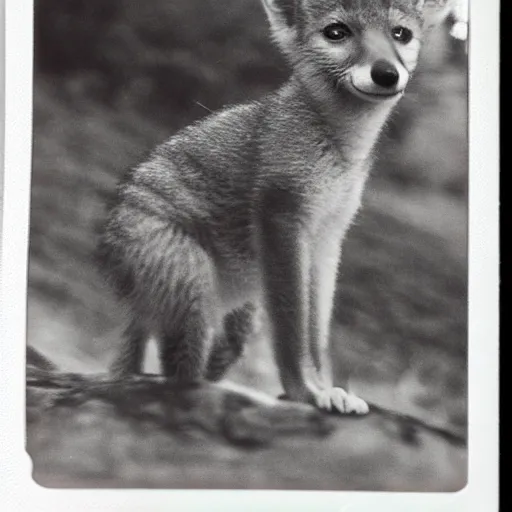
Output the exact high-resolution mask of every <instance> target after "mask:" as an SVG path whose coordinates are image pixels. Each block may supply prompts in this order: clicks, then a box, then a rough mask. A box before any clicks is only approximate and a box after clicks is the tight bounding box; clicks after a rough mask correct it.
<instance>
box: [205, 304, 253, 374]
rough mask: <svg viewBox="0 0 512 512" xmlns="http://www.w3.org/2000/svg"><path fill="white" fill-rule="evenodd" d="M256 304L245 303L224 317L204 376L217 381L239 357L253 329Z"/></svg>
mask: <svg viewBox="0 0 512 512" xmlns="http://www.w3.org/2000/svg"><path fill="white" fill-rule="evenodd" d="M255 317H256V306H254V305H253V304H251V303H247V304H245V305H244V306H242V307H241V308H238V309H235V310H234V311H232V312H231V313H228V314H227V315H226V316H225V317H224V321H223V330H222V331H221V333H219V334H218V335H217V336H216V337H215V340H214V346H213V349H212V353H211V355H210V358H209V360H208V364H207V367H206V378H207V379H208V380H211V381H218V380H220V379H222V378H223V377H224V375H225V374H226V373H227V371H228V370H229V368H230V367H231V366H232V365H233V364H234V363H235V362H236V361H237V360H238V359H239V358H240V356H241V355H242V353H243V350H244V346H245V344H246V341H247V339H248V337H249V336H250V335H251V334H252V333H253V332H254V330H255Z"/></svg>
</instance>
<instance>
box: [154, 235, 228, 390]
mask: <svg viewBox="0 0 512 512" xmlns="http://www.w3.org/2000/svg"><path fill="white" fill-rule="evenodd" d="M177 256H178V257H177V259H175V260H174V261H173V262H172V267H173V268H172V272H171V274H172V275H171V276H170V279H169V280H168V281H167V283H169V284H168V285H167V296H166V299H165V305H164V308H163V309H161V310H160V311H159V319H158V324H159V325H158V327H157V337H158V338H159V345H160V359H161V365H162V370H163V373H164V375H165V376H166V377H167V378H168V379H169V380H170V381H172V382H173V383H176V384H179V385H184V384H185V385H186V384H188V383H192V382H197V381H199V380H201V379H203V378H204V377H205V373H206V366H207V362H208V359H209V356H210V352H211V350H212V346H213V342H214V335H215V332H217V331H218V328H219V326H220V319H221V314H220V311H219V308H218V304H219V301H218V298H217V295H216V286H215V279H214V277H213V276H214V272H213V263H212V262H211V261H210V258H209V256H208V255H207V254H206V253H205V251H204V250H203V249H202V248H201V247H200V246H199V245H197V244H196V243H195V242H194V241H193V240H191V239H189V238H186V237H182V238H181V239H180V252H179V254H178V255H177Z"/></svg>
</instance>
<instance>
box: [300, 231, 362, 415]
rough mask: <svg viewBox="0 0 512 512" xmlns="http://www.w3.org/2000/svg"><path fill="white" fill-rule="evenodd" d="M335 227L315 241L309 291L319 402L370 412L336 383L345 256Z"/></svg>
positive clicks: (332, 407) (347, 410)
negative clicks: (337, 299) (336, 312)
mask: <svg viewBox="0 0 512 512" xmlns="http://www.w3.org/2000/svg"><path fill="white" fill-rule="evenodd" d="M335 233H336V231H335V230H334V229H326V230H324V231H323V232H322V233H321V234H320V235H319V236H318V237H316V240H315V243H314V244H313V246H312V247H313V249H312V250H313V252H312V258H311V274H310V294H309V314H310V317H309V331H310V333H309V341H310V350H311V360H312V362H313V366H314V369H313V370H314V371H316V372H317V375H318V380H319V387H320V388H321V393H320V394H319V395H318V397H317V405H318V406H319V407H321V408H323V409H326V410H335V411H339V412H341V413H355V414H366V413H367V412H368V410H369V409H368V405H367V404H366V402H365V401H364V400H362V399H361V398H359V397H357V396H356V395H354V394H351V393H349V392H348V391H346V390H344V389H342V388H339V387H334V386H333V377H332V364H331V357H330V356H331V353H330V352H331V351H330V326H331V316H332V309H333V301H334V294H335V291H336V276H337V269H338V266H339V261H340V255H341V238H342V237H341V236H336V234H335Z"/></svg>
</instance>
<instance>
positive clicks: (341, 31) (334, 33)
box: [323, 23, 352, 41]
mask: <svg viewBox="0 0 512 512" xmlns="http://www.w3.org/2000/svg"><path fill="white" fill-rule="evenodd" d="M323 33H324V36H325V37H326V38H327V39H330V40H331V41H342V40H343V39H346V38H347V37H350V36H351V35H352V31H351V30H350V29H349V28H348V27H347V25H345V24H344V23H332V24H331V25H327V27H325V28H324V30H323Z"/></svg>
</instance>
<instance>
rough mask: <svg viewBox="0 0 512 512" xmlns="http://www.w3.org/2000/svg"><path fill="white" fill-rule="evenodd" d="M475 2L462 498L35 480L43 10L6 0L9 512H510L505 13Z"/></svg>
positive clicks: (4, 330)
mask: <svg viewBox="0 0 512 512" xmlns="http://www.w3.org/2000/svg"><path fill="white" fill-rule="evenodd" d="M254 1H255V2H256V1H259V0H254ZM470 1H471V4H470V21H471V20H474V23H470V44H469V58H470V68H469V69H470V73H469V75H470V95H469V106H470V117H469V119H470V124H469V133H470V173H469V175H470V178H469V180H470V184H469V205H470V206H469V208H470V215H469V234H470V236H469V270H470V274H469V478H468V485H467V486H466V487H465V488H464V489H463V490H461V491H459V492H457V493H380V492H312V491H304V492H302V491H301V492H295V491H294V492H289V491H287V492H278V491H268V492H267V491H169V490H50V489H45V488H43V487H40V486H39V485H38V484H36V483H35V482H34V480H33V479H32V476H31V472H32V462H31V459H30V457H29V456H28V454H27V453H26V450H25V428H26V427H25V372H24V368H25V344H26V314H27V301H26V286H27V257H28V222H29V198H30V176H31V164H32V162H31V146H32V85H33V82H32V74H33V68H32V62H33V3H32V1H30V0H5V2H4V4H5V5H3V6H1V5H0V10H1V9H4V8H5V11H4V12H5V21H6V28H5V52H6V53H5V54H6V58H5V78H6V81H5V159H4V187H3V191H4V198H3V218H2V216H0V222H2V224H3V225H0V234H1V240H0V243H1V245H0V258H1V260H0V495H1V496H2V498H3V499H2V502H3V503H4V505H3V507H5V508H4V510H9V511H10V510H37V511H38V512H39V511H46V510H48V511H52V512H54V511H60V510H63V511H68V510H95V511H96V510H97V511H102V510H108V511H112V510H113V511H116V510H119V511H121V510H122V511H131V510H133V511H140V510H151V511H159V510H162V511H164V510H165V511H167V510H168V509H169V505H170V504H172V506H173V508H175V509H177V510H180V511H184V512H186V511H199V510H201V511H202V510H208V511H214V510H222V511H228V512H229V511H230V510H241V509H243V510H244V511H245V512H252V511H259V510H265V511H268V510H289V509H290V510H294V511H302V510H321V511H322V512H328V511H331V510H332V511H337V512H344V511H349V510H350V511H354V512H355V511H373V510H379V511H382V512H386V511H392V512H410V511H411V510H414V511H415V512H423V511H424V512H433V511H436V512H443V511H446V512H453V511H454V510H457V511H459V510H461V511H462V510H464V511H473V510H474V511H478V512H480V511H482V510H485V511H488V512H493V511H497V510H498V421H499V420H498V372H499V366H498V346H499V341H498V340H499V334H498V332H499V329H498V323H499V295H498V290H499V267H498V262H499V160H498V149H499V127H498V119H499V117H498V114H499V71H498V70H499V7H500V6H499V1H498V0H492V1H489V0H470ZM1 21H2V16H1V15H0V22H1ZM0 49H1V45H0ZM0 73H1V67H0ZM0 92H1V88H0ZM0 134H1V133H0ZM0 147H1V146H0ZM0 154H1V151H0ZM0 192H1V188H0ZM0 205H2V201H0Z"/></svg>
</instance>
